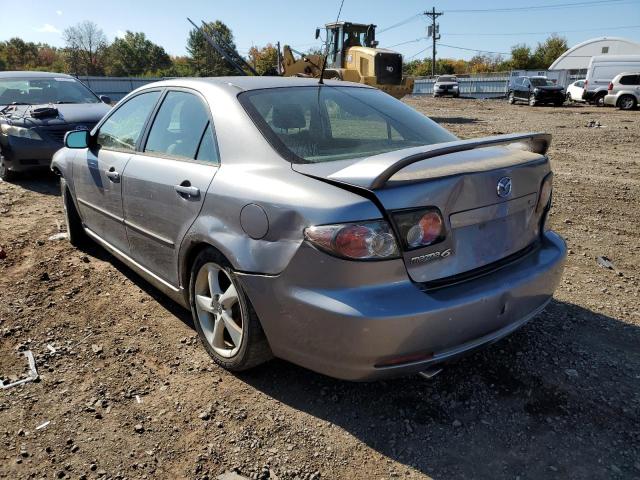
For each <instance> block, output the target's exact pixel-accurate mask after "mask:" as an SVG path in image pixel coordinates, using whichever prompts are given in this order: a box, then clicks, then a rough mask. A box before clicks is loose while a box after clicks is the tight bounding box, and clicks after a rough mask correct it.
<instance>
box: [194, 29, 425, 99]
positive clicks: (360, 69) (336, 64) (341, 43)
mask: <svg viewBox="0 0 640 480" xmlns="http://www.w3.org/2000/svg"><path fill="white" fill-rule="evenodd" d="M187 20H189V22H191V24H192V25H193V26H194V27H195V28H196V29H197V30H198V31H200V32H201V33H202V35H203V36H204V38H205V39H206V40H207V41H208V42H209V44H210V45H211V46H212V47H213V48H214V49H215V50H216V51H217V52H218V53H219V54H220V55H222V56H223V57H224V58H225V59H226V60H227V61H228V62H229V63H230V64H231V65H232V66H233V67H234V68H235V69H236V70H237V71H238V73H240V74H241V75H248V74H251V75H259V74H258V72H256V71H255V69H254V68H253V67H252V66H251V65H249V64H248V63H247V61H246V60H245V59H244V58H243V57H242V56H241V55H240V54H238V52H237V51H236V50H235V49H234V48H232V47H231V46H230V45H229V44H228V43H226V42H225V41H224V39H223V38H222V37H221V36H220V35H219V34H218V32H216V31H215V30H213V31H212V30H211V29H210V28H207V29H206V30H205V27H206V24H205V23H204V22H202V25H203V27H202V28H201V27H199V26H198V25H196V24H195V23H194V22H193V21H192V20H190V19H188V18H187ZM325 29H326V38H325V43H326V44H327V45H328V48H327V58H326V60H325V57H324V55H320V54H304V53H302V52H298V51H296V50H294V49H293V48H291V47H290V46H289V45H284V46H283V48H282V54H280V52H278V54H279V57H280V58H279V60H278V63H279V65H278V66H279V69H274V71H273V72H270V73H269V74H275V75H282V76H285V77H292V76H300V77H314V78H320V76H321V75H322V78H326V79H339V80H347V81H350V82H357V83H363V84H365V85H371V86H372V87H376V88H379V89H380V90H382V91H384V92H386V93H388V94H389V95H391V96H393V97H395V98H402V97H404V96H405V95H408V94H410V93H411V92H412V91H413V78H410V77H403V76H402V55H400V54H399V53H398V52H394V51H393V50H387V49H385V48H378V42H377V41H376V26H375V25H373V24H370V25H366V24H363V23H351V22H334V23H327V24H326V25H325ZM318 38H320V29H319V28H317V29H316V39H318ZM294 53H295V54H297V55H298V58H296V57H295V56H294ZM325 61H326V65H325V64H324V62H325ZM276 70H277V72H276ZM247 72H249V73H247Z"/></svg>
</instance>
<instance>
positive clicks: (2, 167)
mask: <svg viewBox="0 0 640 480" xmlns="http://www.w3.org/2000/svg"><path fill="white" fill-rule="evenodd" d="M0 178H1V179H2V180H4V181H5V182H13V181H14V180H15V179H16V172H13V171H11V170H9V167H8V166H7V164H6V163H4V157H3V156H2V154H1V153H0Z"/></svg>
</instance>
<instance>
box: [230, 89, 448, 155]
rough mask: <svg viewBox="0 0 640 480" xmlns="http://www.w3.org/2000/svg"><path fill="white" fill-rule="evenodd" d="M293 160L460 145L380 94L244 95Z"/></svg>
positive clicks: (320, 91) (311, 91) (277, 92)
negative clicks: (453, 142)
mask: <svg viewBox="0 0 640 480" xmlns="http://www.w3.org/2000/svg"><path fill="white" fill-rule="evenodd" d="M238 98H239V100H240V102H241V103H242V105H243V106H244V107H245V108H246V109H247V111H248V112H249V114H250V115H251V117H252V118H253V120H254V122H255V123H256V125H257V126H258V128H259V129H260V130H261V131H262V133H263V134H264V135H265V136H266V137H267V138H268V139H269V140H270V141H271V142H272V144H273V145H274V146H275V147H276V148H277V149H278V150H279V151H280V152H281V153H282V154H283V156H284V157H285V158H287V159H288V160H289V161H292V162H296V163H315V162H329V161H335V160H341V159H348V158H359V157H366V156H371V155H378V154H381V153H385V152H390V151H394V150H401V149H404V148H409V147H416V146H422V145H432V144H435V143H441V142H449V141H454V140H456V139H457V138H456V137H455V136H454V135H453V134H451V133H449V132H448V131H447V130H445V129H444V128H442V127H440V126H439V125H438V124H437V123H435V122H434V121H432V120H430V119H429V118H427V117H425V116H424V115H422V114H420V113H418V112H416V111H415V110H413V109H412V108H410V107H409V106H407V105H405V104H404V103H402V102H400V101H398V100H396V99H395V98H393V97H391V96H390V95H387V94H386V93H383V92H381V91H379V90H374V89H370V88H361V87H342V86H339V87H334V86H329V85H324V86H320V85H318V86H310V87H287V88H273V89H265V90H253V91H249V92H245V93H242V94H240V95H239V97H238Z"/></svg>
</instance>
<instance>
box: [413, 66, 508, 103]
mask: <svg viewBox="0 0 640 480" xmlns="http://www.w3.org/2000/svg"><path fill="white" fill-rule="evenodd" d="M456 77H457V78H458V85H459V87H460V95H462V96H466V97H475V98H497V97H504V96H506V95H507V91H508V89H509V80H510V78H511V75H510V73H509V72H496V73H487V74H473V75H456ZM434 83H436V77H418V78H416V81H415V86H414V88H413V93H414V94H416V95H421V94H422V95H431V94H433V84H434Z"/></svg>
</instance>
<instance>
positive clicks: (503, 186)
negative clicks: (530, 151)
mask: <svg viewBox="0 0 640 480" xmlns="http://www.w3.org/2000/svg"><path fill="white" fill-rule="evenodd" d="M496 191H497V193H498V196H499V197H500V198H504V197H508V196H509V195H511V179H510V178H509V177H502V178H501V179H500V180H498V186H497V189H496Z"/></svg>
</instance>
